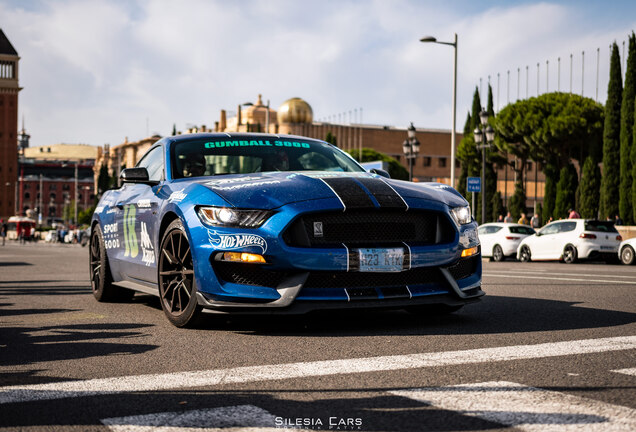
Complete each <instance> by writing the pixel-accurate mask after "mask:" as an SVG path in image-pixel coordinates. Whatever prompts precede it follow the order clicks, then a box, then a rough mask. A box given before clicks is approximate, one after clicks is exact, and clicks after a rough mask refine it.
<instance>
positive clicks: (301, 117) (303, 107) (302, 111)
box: [278, 98, 314, 123]
mask: <svg viewBox="0 0 636 432" xmlns="http://www.w3.org/2000/svg"><path fill="white" fill-rule="evenodd" d="M313 119H314V112H313V110H312V109H311V106H310V105H309V104H308V103H307V102H305V101H304V100H302V99H301V98H291V99H289V100H287V101H285V103H283V104H282V105H281V106H280V108H278V121H279V122H280V123H312V122H313Z"/></svg>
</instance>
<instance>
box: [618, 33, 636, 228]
mask: <svg viewBox="0 0 636 432" xmlns="http://www.w3.org/2000/svg"><path fill="white" fill-rule="evenodd" d="M635 96H636V36H635V35H634V32H632V35H631V36H630V37H629V51H628V55H627V69H626V70H625V88H624V89H623V100H622V103H621V134H620V140H621V141H620V142H621V147H620V149H621V153H620V155H621V165H620V166H621V168H620V182H621V183H620V189H619V198H620V201H619V214H620V216H621V218H622V219H623V221H624V222H625V224H626V225H631V224H632V223H633V222H634V214H633V200H632V159H631V158H632V140H633V128H634V97H635Z"/></svg>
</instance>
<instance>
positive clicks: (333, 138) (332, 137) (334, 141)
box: [325, 131, 338, 146]
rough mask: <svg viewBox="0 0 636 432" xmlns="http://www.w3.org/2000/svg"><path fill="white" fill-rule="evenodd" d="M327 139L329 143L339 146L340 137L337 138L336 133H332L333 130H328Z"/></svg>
mask: <svg viewBox="0 0 636 432" xmlns="http://www.w3.org/2000/svg"><path fill="white" fill-rule="evenodd" d="M325 141H327V142H328V143H329V144H333V145H335V146H338V139H337V138H336V136H335V135H333V134H332V133H331V131H329V132H327V136H326V137H325Z"/></svg>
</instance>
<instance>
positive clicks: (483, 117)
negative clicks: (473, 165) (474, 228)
mask: <svg viewBox="0 0 636 432" xmlns="http://www.w3.org/2000/svg"><path fill="white" fill-rule="evenodd" d="M479 121H480V123H481V124H480V125H478V126H477V128H475V130H474V132H473V135H474V136H475V144H476V145H477V149H480V150H481V223H486V149H489V148H490V147H492V142H493V140H494V139H495V131H494V130H493V128H492V127H491V126H490V125H489V124H488V113H487V112H486V110H484V109H483V108H482V110H481V111H480V112H479ZM482 142H483V144H481V143H482Z"/></svg>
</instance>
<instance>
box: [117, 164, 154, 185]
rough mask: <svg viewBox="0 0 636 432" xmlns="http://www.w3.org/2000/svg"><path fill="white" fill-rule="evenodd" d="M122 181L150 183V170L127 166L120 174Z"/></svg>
mask: <svg viewBox="0 0 636 432" xmlns="http://www.w3.org/2000/svg"><path fill="white" fill-rule="evenodd" d="M119 178H120V180H121V181H122V183H150V178H149V176H148V170H147V169H146V168H144V167H141V168H125V169H123V170H122V171H121V174H119Z"/></svg>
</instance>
